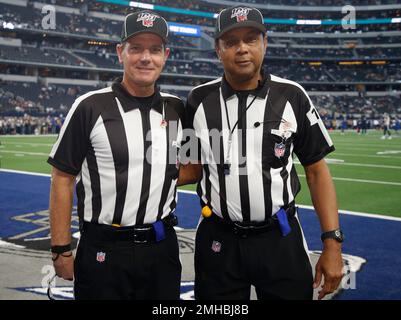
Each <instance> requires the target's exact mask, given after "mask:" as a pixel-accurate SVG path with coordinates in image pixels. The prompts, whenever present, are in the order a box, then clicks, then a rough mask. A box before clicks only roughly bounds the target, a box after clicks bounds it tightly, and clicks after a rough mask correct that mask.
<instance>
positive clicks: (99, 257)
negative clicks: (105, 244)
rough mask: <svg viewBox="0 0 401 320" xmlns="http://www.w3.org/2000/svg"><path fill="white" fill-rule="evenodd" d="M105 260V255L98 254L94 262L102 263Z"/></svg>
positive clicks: (102, 253)
mask: <svg viewBox="0 0 401 320" xmlns="http://www.w3.org/2000/svg"><path fill="white" fill-rule="evenodd" d="M104 260H106V253H104V252H98V253H97V255H96V261H97V262H104Z"/></svg>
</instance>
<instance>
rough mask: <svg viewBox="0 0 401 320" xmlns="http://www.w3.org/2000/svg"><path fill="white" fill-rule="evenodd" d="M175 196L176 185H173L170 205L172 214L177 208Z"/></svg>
mask: <svg viewBox="0 0 401 320" xmlns="http://www.w3.org/2000/svg"><path fill="white" fill-rule="evenodd" d="M176 196H177V184H175V187H174V194H173V200H172V201H171V203H170V212H172V211H173V210H174V209H175V208H176V207H177V200H176Z"/></svg>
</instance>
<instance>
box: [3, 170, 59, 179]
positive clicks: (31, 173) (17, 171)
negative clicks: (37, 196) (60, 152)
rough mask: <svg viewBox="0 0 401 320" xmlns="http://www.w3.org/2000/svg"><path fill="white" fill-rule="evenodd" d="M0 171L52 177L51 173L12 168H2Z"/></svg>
mask: <svg viewBox="0 0 401 320" xmlns="http://www.w3.org/2000/svg"><path fill="white" fill-rule="evenodd" d="M0 172H7V173H17V174H25V175H30V176H39V177H49V178H50V177H51V175H50V174H44V173H36V172H29V171H19V170H11V169H0Z"/></svg>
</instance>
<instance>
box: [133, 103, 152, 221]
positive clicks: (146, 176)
mask: <svg viewBox="0 0 401 320" xmlns="http://www.w3.org/2000/svg"><path fill="white" fill-rule="evenodd" d="M139 110H140V112H141V118H142V135H143V141H144V145H143V147H144V148H143V156H144V159H143V173H142V187H141V197H140V200H139V208H138V213H137V216H136V224H143V223H144V221H145V214H146V206H147V204H148V199H149V192H150V178H151V174H152V165H151V162H152V142H151V141H147V140H146V135H147V134H148V132H150V129H151V126H150V109H148V108H140V109H139ZM147 157H148V158H147Z"/></svg>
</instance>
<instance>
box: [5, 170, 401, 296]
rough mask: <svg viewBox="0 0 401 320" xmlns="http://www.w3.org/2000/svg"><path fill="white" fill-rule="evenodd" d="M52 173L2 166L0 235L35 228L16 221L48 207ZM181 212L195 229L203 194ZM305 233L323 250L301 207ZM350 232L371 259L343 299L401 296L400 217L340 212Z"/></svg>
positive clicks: (183, 198) (312, 218)
mask: <svg viewBox="0 0 401 320" xmlns="http://www.w3.org/2000/svg"><path fill="white" fill-rule="evenodd" d="M49 190H50V178H49V177H48V176H33V175H26V174H17V173H10V172H3V171H0V238H7V237H11V236H13V235H16V234H19V233H23V232H27V231H30V230H31V229H32V226H31V225H30V224H29V223H26V222H19V221H14V220H12V218H13V217H15V216H16V215H22V214H25V213H30V212H37V211H42V210H46V209H47V208H48V201H49ZM176 214H177V216H178V218H179V221H180V223H179V227H181V228H195V227H196V225H197V223H198V220H199V216H200V206H199V199H198V197H197V196H196V195H194V194H192V193H190V192H180V193H179V197H178V206H177V211H176ZM299 219H300V221H301V224H302V227H303V230H304V234H305V238H306V240H307V243H308V246H309V249H310V250H321V249H322V245H321V242H320V238H319V236H320V226H319V223H318V219H317V217H316V214H315V213H314V211H313V210H311V209H306V208H300V209H299ZM340 220H341V226H342V228H343V230H344V232H345V234H346V241H345V243H344V245H343V253H346V254H350V255H355V256H360V257H362V258H364V259H366V260H367V263H366V264H364V265H363V266H362V270H361V271H360V272H358V273H357V274H356V289H352V290H346V291H343V293H341V294H340V295H339V297H338V299H401V272H400V266H401V237H400V234H401V222H400V221H399V220H397V219H394V220H390V219H378V218H376V217H370V216H357V215H350V214H342V215H340Z"/></svg>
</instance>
